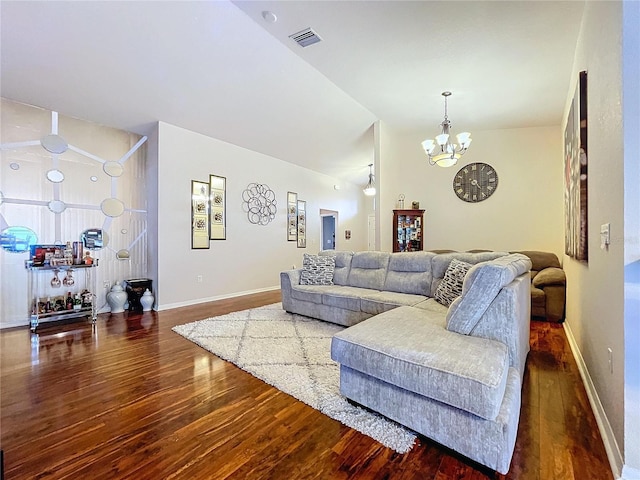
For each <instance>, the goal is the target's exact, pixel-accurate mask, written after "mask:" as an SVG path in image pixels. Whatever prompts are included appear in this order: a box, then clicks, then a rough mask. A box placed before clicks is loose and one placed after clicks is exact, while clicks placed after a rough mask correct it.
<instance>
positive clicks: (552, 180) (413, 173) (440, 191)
mask: <svg viewBox="0 0 640 480" xmlns="http://www.w3.org/2000/svg"><path fill="white" fill-rule="evenodd" d="M436 130H437V129H435V128H434V131H433V132H414V133H404V134H398V133H393V132H391V133H390V137H391V138H389V139H388V141H389V142H390V144H391V148H390V149H389V150H390V151H389V152H388V154H387V156H386V157H384V158H383V159H382V173H383V178H382V182H383V184H384V187H385V194H384V196H383V198H382V202H381V228H382V230H381V233H382V249H383V250H388V251H390V250H391V237H392V236H391V228H392V227H391V223H392V210H393V209H394V208H396V202H397V199H398V195H399V194H400V193H403V194H404V195H405V197H406V198H405V207H408V208H410V207H411V202H412V201H419V202H420V208H421V209H425V219H424V225H425V226H424V242H425V249H426V250H430V249H453V250H470V249H475V248H485V249H490V250H506V251H510V250H545V251H551V252H555V253H556V254H557V255H558V257H559V258H561V254H562V252H563V243H562V242H563V237H562V231H563V210H562V178H563V176H562V175H563V170H562V146H561V142H560V140H559V131H560V129H559V127H541V128H521V129H509V130H485V131H473V132H472V138H473V144H472V145H471V147H470V148H469V151H468V152H467V153H466V155H464V156H463V157H462V158H461V159H460V160H459V161H458V164H457V165H455V166H453V167H450V168H441V167H438V166H430V165H429V163H428V160H427V157H426V156H425V155H424V151H423V150H422V147H421V146H420V144H421V142H422V141H423V140H424V139H425V138H426V137H427V134H428V133H433V134H434V135H435V133H437V132H436ZM473 162H484V163H488V164H490V165H491V166H493V167H494V168H495V169H496V172H497V173H498V179H499V185H498V188H497V190H496V191H495V193H494V194H493V195H492V196H491V197H489V198H488V199H487V200H484V201H482V202H479V203H475V204H472V203H467V202H463V201H462V200H460V199H458V197H457V196H456V195H455V193H454V191H453V178H454V175H455V173H456V172H457V171H458V170H459V169H460V168H461V167H462V166H464V165H466V164H468V163H473Z"/></svg>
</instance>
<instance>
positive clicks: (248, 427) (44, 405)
mask: <svg viewBox="0 0 640 480" xmlns="http://www.w3.org/2000/svg"><path fill="white" fill-rule="evenodd" d="M279 300H280V294H279V292H278V291H276V292H270V293H262V294H256V295H251V296H246V297H240V298H235V299H230V300H223V301H218V302H213V303H209V304H203V305H197V306H192V307H185V308H180V309H175V310H170V311H165V312H159V313H156V312H148V313H144V314H129V313H127V312H125V313H122V314H116V315H111V316H110V315H101V316H100V317H99V319H98V322H97V324H96V325H95V326H92V325H91V324H87V323H82V322H77V323H72V324H67V325H60V324H58V325H48V326H44V325H42V326H41V328H40V329H39V331H38V333H37V334H33V335H32V334H31V333H30V331H29V330H28V329H27V328H26V327H25V328H21V329H14V330H10V331H3V332H1V333H0V341H1V347H2V352H1V353H0V357H1V362H2V364H1V377H0V382H1V383H0V387H1V397H0V401H1V424H0V428H1V444H0V446H1V448H2V450H3V451H4V463H5V478H6V479H7V480H17V479H41V478H42V479H45V478H46V479H49V478H55V479H61V478H68V479H119V478H127V479H129V478H130V479H154V480H155V479H188V480H194V479H216V480H217V479H283V480H288V479H357V478H362V479H420V480H430V479H434V480H446V479H486V478H499V479H523V480H524V479H527V480H529V479H536V480H547V479H553V480H556V479H575V480H588V479H597V480H605V479H612V478H613V477H612V475H611V471H610V468H609V464H608V461H607V458H606V454H605V451H604V447H603V444H602V439H601V438H600V434H599V433H598V430H597V427H596V421H595V418H594V416H593V414H592V412H591V409H590V406H589V403H588V400H587V396H586V393H585V390H584V387H583V385H582V383H581V380H580V375H579V373H578V370H577V367H576V364H575V361H574V359H573V357H572V355H571V351H570V350H569V346H568V344H567V341H566V337H565V335H564V331H563V329H562V327H561V326H559V325H552V324H548V323H542V322H533V323H532V328H531V346H532V351H531V353H530V356H529V360H528V366H527V373H526V376H525V380H524V386H523V402H522V403H523V405H522V413H521V418H520V427H519V433H518V440H517V443H516V449H515V454H514V457H513V461H512V464H511V470H510V471H509V474H508V475H506V476H502V475H495V474H493V472H490V471H487V470H486V469H484V468H481V467H479V466H478V465H476V464H473V463H472V462H470V461H469V460H466V459H465V458H462V457H459V456H457V455H455V454H453V453H452V452H450V451H448V450H446V449H444V448H443V447H441V446H439V445H437V444H434V443H433V442H431V441H429V440H427V439H425V438H420V441H419V445H417V446H415V447H414V448H413V449H412V450H411V452H409V453H407V454H405V455H400V454H397V453H395V452H393V451H391V450H389V449H387V448H384V447H382V446H381V445H380V444H379V443H377V442H375V441H374V440H372V439H370V438H369V437H366V436H364V435H362V434H360V433H358V432H355V431H353V430H351V429H350V428H348V427H345V426H342V425H341V424H340V423H338V422H336V421H334V420H331V419H329V418H328V417H325V416H324V415H322V414H321V413H319V412H317V411H316V410H313V409H312V408H310V407H308V406H306V405H304V404H302V403H301V402H299V401H297V400H295V399H293V398H291V397H289V396H287V395H286V394H284V393H281V392H280V391H278V390H276V389H275V388H273V387H270V386H268V385H266V384H265V383H263V382H262V381H260V380H258V379H256V378H254V377H252V376H251V375H249V374H248V373H245V372H243V371H242V370H240V369H238V368H237V367H235V366H234V365H232V364H230V363H227V362H225V361H223V360H220V359H219V358H217V357H215V356H213V355H211V354H210V353H209V352H207V351H205V350H203V349H202V348H200V347H198V346H197V345H195V344H193V343H191V342H189V341H188V340H186V339H184V338H182V337H181V336H179V335H177V334H175V333H173V332H172V331H171V327H172V326H174V325H178V324H181V323H186V322H189V321H194V320H200V319H202V318H206V317H209V316H214V315H220V314H223V313H228V312H230V311H234V310H243V309H246V308H252V307H256V306H260V305H265V304H269V303H273V302H276V301H279Z"/></svg>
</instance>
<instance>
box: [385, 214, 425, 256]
mask: <svg viewBox="0 0 640 480" xmlns="http://www.w3.org/2000/svg"><path fill="white" fill-rule="evenodd" d="M423 220H424V210H418V209H412V210H394V211H393V251H394V252H413V251H419V250H422V248H423V243H422V239H423V235H422V225H423Z"/></svg>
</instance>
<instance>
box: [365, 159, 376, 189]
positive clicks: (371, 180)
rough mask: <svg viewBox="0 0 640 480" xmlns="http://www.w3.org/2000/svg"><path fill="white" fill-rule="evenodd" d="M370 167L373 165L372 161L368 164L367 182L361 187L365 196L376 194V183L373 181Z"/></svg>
mask: <svg viewBox="0 0 640 480" xmlns="http://www.w3.org/2000/svg"><path fill="white" fill-rule="evenodd" d="M371 167H373V163H370V164H369V183H367V184H366V185H365V186H364V188H363V189H362V191H363V192H364V194H365V195H366V196H367V197H373V196H374V195H375V194H376V184H375V182H374V181H373V172H372V170H371Z"/></svg>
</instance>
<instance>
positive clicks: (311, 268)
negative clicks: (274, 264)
mask: <svg viewBox="0 0 640 480" xmlns="http://www.w3.org/2000/svg"><path fill="white" fill-rule="evenodd" d="M335 268H336V258H335V257H334V256H326V255H309V254H308V253H305V254H304V257H303V259H302V272H301V273H300V285H333V271H334V270H335Z"/></svg>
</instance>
